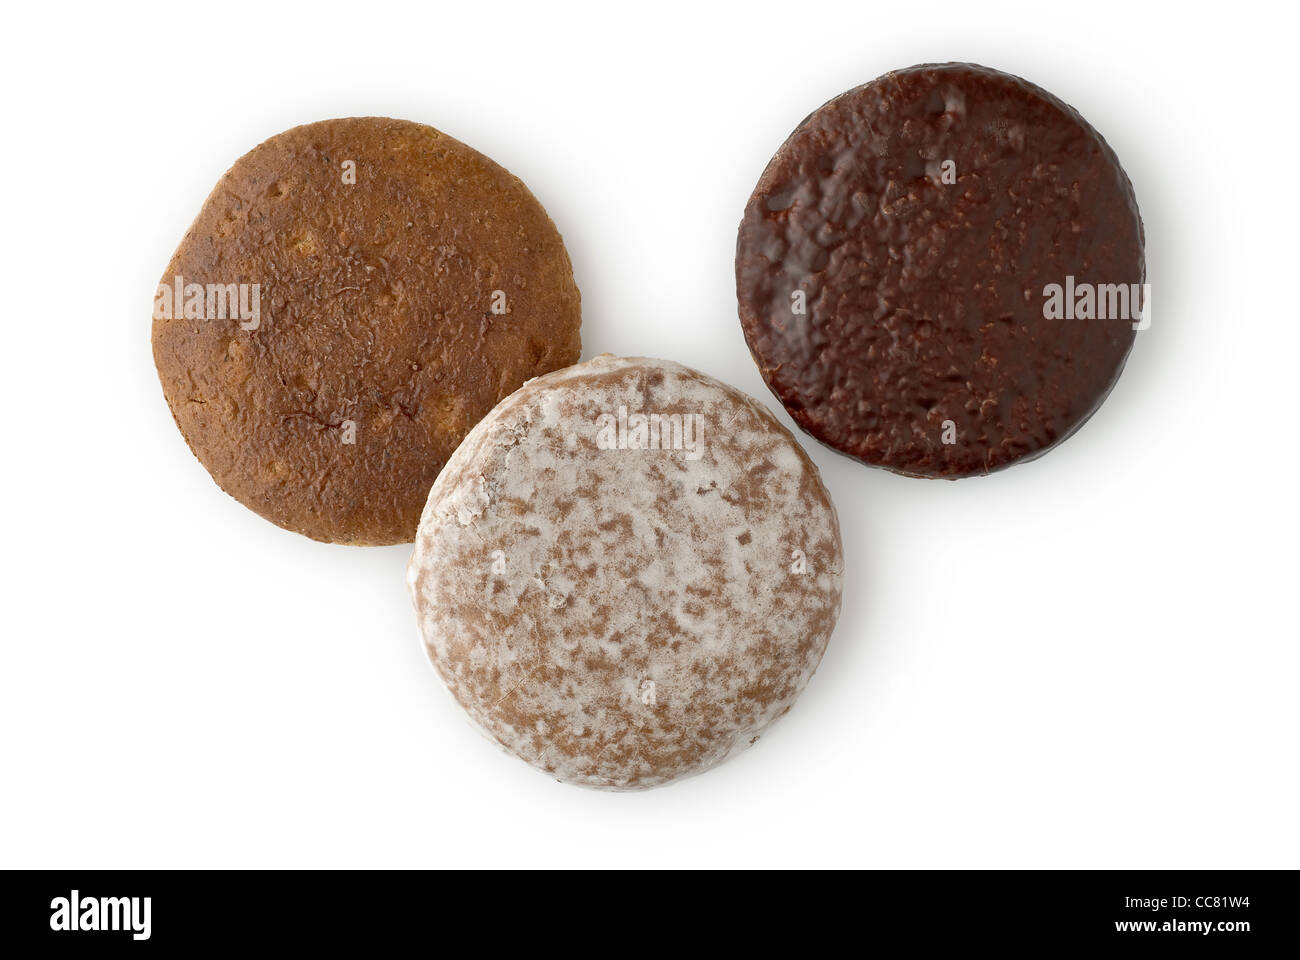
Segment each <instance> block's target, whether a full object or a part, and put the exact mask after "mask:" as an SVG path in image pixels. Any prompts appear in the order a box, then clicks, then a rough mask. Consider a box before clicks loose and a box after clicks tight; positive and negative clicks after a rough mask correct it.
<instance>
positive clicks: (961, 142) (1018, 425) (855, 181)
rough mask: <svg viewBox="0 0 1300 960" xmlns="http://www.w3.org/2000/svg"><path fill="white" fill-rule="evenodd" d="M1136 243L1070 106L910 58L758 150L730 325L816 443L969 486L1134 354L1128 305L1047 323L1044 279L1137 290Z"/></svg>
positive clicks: (1119, 184)
mask: <svg viewBox="0 0 1300 960" xmlns="http://www.w3.org/2000/svg"><path fill="white" fill-rule="evenodd" d="M947 161H951V164H947V163H946V162H947ZM948 180H951V181H953V182H947V181H948ZM1142 246H1143V236H1142V222H1141V219H1140V217H1139V215H1138V210H1137V203H1136V201H1135V199H1134V196H1133V189H1132V187H1131V185H1130V184H1129V181H1128V178H1127V177H1126V176H1125V174H1124V171H1123V170H1122V169H1121V168H1120V165H1119V162H1118V161H1117V159H1116V157H1115V154H1114V153H1113V152H1112V151H1111V149H1110V148H1109V147H1108V146H1107V145H1106V143H1105V141H1104V140H1102V138H1101V136H1100V135H1099V134H1098V133H1097V132H1096V131H1095V130H1093V129H1092V127H1090V126H1089V125H1088V124H1087V123H1086V122H1085V121H1084V120H1083V118H1082V117H1080V116H1079V114H1078V113H1076V112H1075V111H1074V110H1073V109H1071V108H1070V107H1068V106H1067V105H1066V104H1064V103H1062V102H1061V101H1060V100H1058V99H1057V98H1056V97H1053V96H1052V95H1051V94H1049V93H1047V92H1045V91H1044V90H1041V89H1039V88H1038V87H1036V86H1034V85H1033V84H1030V83H1027V82H1026V81H1024V80H1021V79H1019V78H1017V77H1013V76H1010V75H1008V74H1005V73H1001V72H999V71H996V70H990V69H988V68H986V67H979V66H974V65H971V64H960V63H957V64H938V65H935V64H929V65H923V66H917V67H911V68H909V69H907V70H900V71H897V72H895V73H889V74H886V75H885V76H883V77H881V78H879V79H878V80H875V81H872V82H871V83H868V84H866V85H865V86H861V87H858V88H856V89H854V90H850V91H849V92H848V93H845V94H843V95H842V96H840V97H837V98H836V99H834V100H832V101H831V102H830V103H828V104H826V105H825V106H823V107H822V108H821V109H819V110H817V111H816V112H815V113H814V114H812V116H810V117H808V118H807V119H806V120H805V121H804V122H803V123H802V124H801V125H800V126H799V128H798V129H796V130H795V132H794V133H793V134H791V136H790V138H789V139H788V140H787V141H786V142H785V143H784V144H783V145H782V147H781V149H780V150H778V151H777V153H776V156H775V157H773V159H772V161H771V163H770V164H769V165H768V167H767V169H766V171H764V173H763V176H762V178H761V179H760V180H759V183H758V186H757V188H756V189H755V190H754V194H753V196H752V197H751V198H750V201H749V205H748V207H747V208H746V210H745V216H744V220H743V221H742V223H741V226H740V233H739V239H738V243H737V253H736V291H737V296H738V298H739V303H740V319H741V324H742V326H743V328H744V332H745V338H746V340H747V341H748V343H749V347H750V350H751V352H752V353H753V355H754V358H755V360H756V361H757V362H758V364H759V367H760V368H761V370H762V374H763V377H764V379H765V380H766V381H767V383H768V386H769V387H770V388H771V389H772V392H773V393H774V394H776V396H777V397H778V398H779V399H780V400H781V402H782V403H783V404H785V406H786V409H787V410H789V412H790V415H791V416H792V417H793V418H794V419H795V421H796V422H797V423H799V425H800V426H801V427H803V428H804V429H805V430H807V431H808V432H809V433H811V434H812V435H813V436H814V437H816V438H817V439H819V440H821V441H822V442H824V443H826V444H828V445H829V446H831V447H834V448H835V449H837V450H839V451H841V452H843V453H846V454H848V455H850V456H852V457H856V458H858V459H860V460H862V461H864V462H866V463H869V464H873V465H877V466H882V467H887V468H888V469H890V470H894V471H897V472H899V473H904V474H908V475H913V476H923V477H948V478H957V477H964V476H970V475H975V474H985V473H989V472H991V471H993V470H997V469H999V468H1001V467H1005V466H1007V465H1008V464H1011V463H1014V462H1016V461H1018V460H1022V459H1026V458H1030V457H1033V456H1036V455H1038V454H1040V453H1042V452H1044V451H1046V450H1047V449H1048V448H1050V447H1051V446H1053V445H1054V444H1056V443H1058V442H1060V441H1061V440H1063V439H1064V438H1065V437H1067V436H1069V434H1070V433H1072V432H1073V431H1074V430H1076V429H1077V428H1078V427H1079V426H1080V425H1081V424H1082V423H1083V422H1084V421H1085V420H1086V419H1087V418H1088V416H1089V415H1091V414H1092V412H1093V411H1094V410H1096V408H1097V407H1098V406H1099V405H1100V404H1101V402H1102V400H1103V399H1104V398H1105V396H1106V394H1107V393H1108V392H1109V391H1110V389H1111V387H1112V386H1113V384H1114V383H1115V380H1116V378H1117V377H1118V376H1119V373H1120V370H1121V369H1122V367H1123V365H1124V360H1125V358H1126V356H1127V355H1128V352H1129V349H1130V347H1131V346H1132V343H1133V338H1134V329H1133V321H1134V320H1135V319H1137V315H1138V313H1139V311H1138V310H1137V309H1136V307H1134V308H1131V311H1130V315H1126V316H1118V317H1109V318H1107V319H1095V318H1094V319H1078V318H1070V319H1067V318H1059V319H1048V318H1045V316H1044V301H1045V296H1044V290H1045V288H1046V287H1047V285H1050V284H1056V285H1061V286H1062V287H1063V286H1064V285H1065V284H1066V283H1067V277H1073V279H1074V282H1075V283H1076V284H1091V285H1093V286H1098V285H1103V284H1107V285H1109V284H1123V285H1132V284H1141V283H1142V282H1143V280H1144V279H1145V270H1144V262H1143V251H1142ZM800 291H801V293H800ZM1125 292H1127V290H1126V291H1125ZM801 300H802V303H803V304H804V307H805V309H804V312H803V313H800V312H799V310H798V309H797V308H798V305H799V303H800V301H801Z"/></svg>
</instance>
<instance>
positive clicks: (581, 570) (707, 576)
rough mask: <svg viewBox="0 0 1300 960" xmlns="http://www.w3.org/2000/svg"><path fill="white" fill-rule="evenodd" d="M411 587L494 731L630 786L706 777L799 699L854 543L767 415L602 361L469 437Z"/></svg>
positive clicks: (433, 650) (524, 395)
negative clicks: (845, 545) (844, 542)
mask: <svg viewBox="0 0 1300 960" xmlns="http://www.w3.org/2000/svg"><path fill="white" fill-rule="evenodd" d="M643 417H644V418H648V423H647V421H646V420H642V419H640V418H643ZM409 579H410V585H411V592H412V595H413V597H414V600H415V606H416V610H417V613H418V615H419V620H420V628H421V631H422V633H423V636H424V640H425V644H426V645H427V648H428V651H429V656H430V657H431V658H432V659H433V662H434V664H435V666H436V667H437V668H438V672H439V673H440V674H441V675H442V678H443V680H444V681H446V683H447V686H448V687H449V688H450V690H451V692H452V693H453V694H454V695H455V697H456V699H457V700H458V701H459V702H460V704H461V706H463V707H464V708H465V710H466V711H467V712H468V713H469V715H470V716H471V717H472V718H473V719H474V721H475V722H476V723H477V724H479V725H480V727H481V728H482V729H483V731H484V732H485V733H487V735H488V736H489V737H491V738H492V739H493V740H495V741H496V742H497V743H499V744H501V746H503V747H505V748H506V749H507V750H509V751H510V752H512V753H514V754H515V755H516V756H518V757H520V758H522V759H524V760H525V761H527V762H528V763H531V764H532V765H533V766H535V767H537V768H539V769H541V770H544V771H546V772H547V773H549V774H551V775H552V776H554V777H556V778H557V779H559V780H564V781H566V782H569V783H576V784H581V785H584V786H590V787H600V788H606V789H634V788H641V787H653V786H657V785H660V784H664V783H668V782H670V781H672V780H675V779H678V778H680V777H684V776H688V775H690V774H693V773H698V772H700V771H702V770H705V769H708V768H709V767H711V766H713V765H714V764H717V763H719V762H721V761H722V760H724V759H726V758H727V757H729V756H731V755H732V754H733V753H735V752H737V751H739V750H742V749H744V748H745V747H747V746H748V745H749V744H751V743H753V742H754V741H755V740H757V739H758V737H759V734H760V733H761V732H762V731H763V730H764V729H765V728H766V727H767V725H768V724H770V723H771V722H772V721H774V720H776V719H777V718H778V717H780V716H781V715H782V714H784V713H785V712H786V711H787V710H789V709H790V707H791V705H792V704H793V703H794V701H795V698H796V697H797V696H798V695H799V692H800V691H801V690H802V689H803V688H804V686H805V685H806V684H807V683H808V680H809V678H810V677H811V676H812V673H813V671H814V670H816V669H817V664H818V663H819V662H820V661H821V658H822V653H823V651H824V650H825V649H826V643H827V641H828V639H829V638H830V634H831V630H832V628H833V627H834V625H835V619H836V617H837V615H838V614H839V609H840V595H841V590H842V587H843V556H842V550H841V545H840V531H839V525H838V523H837V521H836V518H835V509H834V507H833V506H832V505H831V501H830V497H829V495H828V494H827V492H826V488H825V487H824V486H823V485H822V482H821V478H820V476H819V475H818V473H817V468H816V466H814V465H813V463H812V461H811V460H809V459H808V456H807V454H806V453H804V451H803V449H802V448H801V447H800V446H799V444H798V443H797V442H796V441H795V439H794V437H792V436H791V435H790V433H789V431H788V430H786V429H785V428H784V427H782V426H781V425H780V424H779V423H778V422H777V420H776V418H775V417H773V416H772V414H771V413H770V412H768V410H767V408H766V407H764V406H763V405H762V404H759V403H757V402H756V401H754V400H752V399H750V398H749V397H747V396H745V395H744V394H743V393H741V392H740V391H738V390H736V389H734V388H733V387H729V386H727V385H726V384H723V383H720V382H719V381H717V380H715V379H713V378H712V377H708V376H706V375H704V374H702V373H699V372H697V371H695V370H691V369H689V368H687V367H683V366H681V365H680V364H676V363H670V362H668V361H663V360H649V359H645V358H640V357H633V358H616V357H610V356H600V357H597V358H596V359H594V360H592V361H591V362H589V363H584V364H580V365H578V366H574V367H570V368H568V369H566V370H558V371H556V372H555V373H551V374H547V375H546V376H545V377H540V378H538V379H537V380H534V381H533V382H532V383H529V384H526V385H525V386H524V387H523V388H522V389H520V390H519V391H517V392H516V393H514V394H512V395H511V396H510V397H508V398H507V399H506V400H504V401H502V403H501V404H500V405H499V406H497V408H496V409H495V410H493V411H492V412H491V413H490V414H488V415H487V417H485V418H484V419H483V420H482V421H481V422H480V423H479V425H478V426H477V427H475V428H474V429H473V430H472V431H471V432H470V434H469V436H468V437H466V438H465V442H464V443H463V444H461V446H460V448H459V449H458V450H457V451H456V453H455V454H454V455H453V456H452V458H451V460H450V462H449V463H448V464H447V468H446V469H445V470H443V472H442V474H441V475H440V476H439V477H438V480H437V482H436V483H435V484H434V486H433V490H432V491H430V494H429V503H428V506H427V507H426V508H425V511H424V516H423V518H422V519H421V521H420V530H419V534H418V536H417V537H416V541H415V551H414V553H413V554H412V556H411V564H410V570H409Z"/></svg>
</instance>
